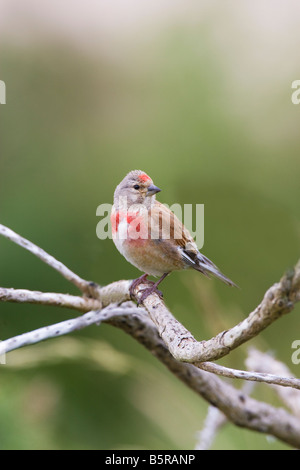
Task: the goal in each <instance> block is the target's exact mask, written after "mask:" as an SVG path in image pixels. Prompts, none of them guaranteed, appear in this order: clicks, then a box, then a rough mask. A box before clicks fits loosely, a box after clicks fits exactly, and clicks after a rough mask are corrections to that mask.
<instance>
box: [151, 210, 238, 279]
mask: <svg viewBox="0 0 300 470" xmlns="http://www.w3.org/2000/svg"><path fill="white" fill-rule="evenodd" d="M149 215H150V227H149V230H151V237H152V238H154V239H155V238H156V239H159V240H169V242H170V243H171V244H172V246H173V247H174V248H177V249H178V252H179V254H180V256H181V258H182V260H183V261H184V263H185V264H186V265H187V266H190V267H191V268H194V269H196V270H197V271H200V272H201V273H202V274H204V275H205V276H208V277H210V276H211V275H213V276H215V277H217V278H218V279H220V280H221V281H223V282H225V284H227V285H229V286H235V287H237V286H236V284H235V283H234V282H233V281H231V280H230V279H229V278H228V277H226V276H225V275H224V274H223V273H222V272H221V271H220V270H219V268H218V267H217V266H216V265H215V264H214V263H213V262H212V261H211V260H210V259H209V258H207V257H206V256H204V255H203V254H202V253H200V251H199V250H198V247H197V245H196V242H195V240H194V239H193V237H192V236H191V234H190V232H189V231H188V229H187V228H186V227H185V226H184V225H183V223H182V222H180V220H179V219H178V217H176V215H175V214H174V213H173V212H172V211H170V209H169V208H168V207H166V206H165V205H164V204H161V203H160V202H158V201H155V204H154V205H153V206H152V207H151V209H150V214H149Z"/></svg>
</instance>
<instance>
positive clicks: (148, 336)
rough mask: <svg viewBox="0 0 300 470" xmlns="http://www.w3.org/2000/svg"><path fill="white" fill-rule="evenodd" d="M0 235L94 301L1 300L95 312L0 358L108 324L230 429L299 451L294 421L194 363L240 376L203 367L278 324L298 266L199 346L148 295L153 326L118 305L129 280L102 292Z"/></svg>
mask: <svg viewBox="0 0 300 470" xmlns="http://www.w3.org/2000/svg"><path fill="white" fill-rule="evenodd" d="M0 234H2V235H4V236H6V238H9V239H10V240H12V241H14V242H15V243H17V244H19V245H21V246H23V247H24V248H26V249H28V250H29V251H31V252H32V253H34V254H36V255H37V256H38V257H39V258H41V259H42V260H43V261H44V262H46V263H47V264H49V265H50V266H52V267H54V269H56V270H57V271H58V272H60V273H61V274H62V275H63V276H64V277H66V278H67V279H68V280H69V281H70V282H73V283H74V284H75V285H76V286H77V287H79V289H80V290H81V291H82V292H83V293H84V294H88V295H89V296H92V297H93V298H88V297H87V296H83V297H75V296H70V295H68V294H55V293H42V292H31V291H25V290H21V289H18V290H17V289H16V290H15V289H1V290H0V301H1V300H2V301H10V302H25V301H28V302H32V303H40V304H43V305H60V306H66V307H68V308H74V309H75V310H79V311H83V312H84V311H87V310H89V308H90V307H91V305H93V307H94V306H95V305H97V306H98V307H99V308H98V309H97V310H93V311H88V313H86V314H84V315H82V316H81V317H78V318H74V319H70V320H67V321H64V322H60V323H58V324H55V325H50V326H48V327H44V328H39V329H38V330H35V331H32V332H28V333H25V334H23V335H19V336H16V337H14V338H10V339H7V340H5V341H2V342H1V343H0V354H3V353H5V352H8V351H12V350H13V349H16V348H19V347H22V346H25V345H28V344H34V343H37V342H40V341H43V340H45V339H48V338H53V337H57V336H60V335H63V334H68V333H70V332H72V331H75V330H78V329H82V328H85V327H87V326H89V325H92V324H95V323H96V324H99V323H101V322H107V323H110V324H112V325H114V326H116V327H118V328H121V329H122V330H124V331H126V332H127V333H129V334H130V335H131V336H132V337H133V338H135V339H136V340H137V341H139V342H140V343H141V344H142V345H143V346H145V347H146V348H148V349H149V350H150V351H151V353H152V354H154V355H155V356H156V357H157V358H158V359H159V360H160V361H162V362H163V363H164V364H165V365H166V367H168V369H169V370H170V371H171V372H172V373H173V374H175V375H176V376H177V377H178V378H180V380H182V381H183V382H184V383H185V384H186V385H188V386H189V387H190V388H191V389H193V390H194V391H195V392H196V393H198V394H199V395H201V396H202V397H203V398H204V399H205V400H207V401H208V402H209V403H210V404H212V405H213V406H215V407H217V408H218V409H219V410H221V411H222V412H223V413H224V414H225V415H226V417H227V418H228V419H229V420H231V421H232V422H234V423H235V424H236V425H239V426H244V427H247V428H249V429H253V430H256V431H259V432H263V433H267V434H271V435H273V436H275V437H278V438H279V439H281V440H282V441H284V442H287V443H288V444H290V445H292V446H294V447H297V448H300V421H299V420H298V419H296V418H295V417H294V416H291V415H290V414H289V413H287V412H286V411H285V410H283V409H276V408H274V407H272V406H270V405H267V404H265V403H261V402H258V401H257V400H253V399H251V398H250V397H248V396H247V395H245V394H244V393H243V392H241V391H239V390H236V389H235V388H234V387H232V386H230V385H229V384H228V383H225V382H223V381H222V380H221V379H219V378H218V377H216V376H215V375H212V374H211V373H208V372H206V371H203V370H200V369H199V368H198V367H199V364H198V363H199V362H200V363H201V365H200V367H203V368H205V367H206V368H208V369H210V370H211V371H213V372H214V373H216V371H217V372H218V373H222V375H224V374H225V373H226V374H233V376H235V377H237V376H239V375H241V374H244V372H243V371H234V370H233V369H228V368H225V369H226V370H225V371H224V368H222V367H221V366H216V365H215V364H208V363H207V361H208V360H211V359H216V358H219V357H222V356H224V355H226V354H228V353H229V352H230V350H232V349H234V348H236V347H237V346H239V345H240V344H242V343H244V342H245V341H247V340H249V339H251V338H253V337H254V336H255V335H257V334H258V333H259V332H260V331H262V330H263V329H264V328H266V327H267V326H268V325H270V324H271V323H272V322H273V321H275V320H276V319H277V318H279V317H281V316H282V315H283V314H285V313H288V312H289V311H291V310H292V308H293V307H294V304H295V302H297V301H299V300H300V262H299V263H298V265H297V266H296V268H295V270H293V271H292V272H290V273H288V274H287V275H286V276H284V277H283V278H282V279H281V281H280V282H279V283H277V284H274V286H273V287H271V288H270V289H269V290H268V292H267V293H266V294H265V296H264V299H263V301H262V302H261V304H260V305H259V306H258V307H257V309H256V310H255V311H254V312H252V313H251V314H250V315H249V316H248V318H246V319H245V320H244V321H242V322H241V323H240V324H238V325H236V326H235V327H233V328H232V329H230V330H228V331H225V332H222V333H220V334H219V335H217V336H216V337H215V338H212V339H211V340H208V341H202V342H197V341H196V339H195V338H194V337H193V336H192V335H191V333H190V332H189V331H187V330H186V329H185V328H184V327H183V326H182V325H181V324H180V323H179V322H178V321H177V320H176V319H175V318H174V317H173V315H172V314H171V313H170V312H169V310H168V309H167V308H166V306H165V305H164V303H163V302H162V301H161V300H160V299H159V297H158V296H157V295H156V294H153V295H151V296H149V297H148V298H147V299H146V300H145V301H144V305H145V307H146V309H147V312H148V313H149V316H150V318H151V319H152V321H151V319H150V318H149V316H148V315H147V313H146V312H145V310H144V309H143V308H140V307H139V308H137V307H135V306H133V304H132V303H131V302H127V303H126V304H125V303H124V302H126V301H128V300H129V298H130V295H129V287H130V284H131V281H117V282H115V283H112V284H110V285H108V286H106V287H103V288H100V287H99V286H97V285H95V284H93V283H90V282H88V281H85V280H83V279H81V278H79V277H78V276H77V275H76V274H74V273H72V271H70V270H69V269H68V268H66V267H65V266H64V265H62V263H60V262H58V261H57V260H55V258H53V257H51V256H50V255H48V254H47V253H46V252H44V251H43V250H41V249H40V248H39V247H36V246H35V245H33V244H31V242H28V240H25V239H23V238H22V237H20V236H19V235H17V234H15V233H14V232H12V231H11V230H10V229H7V228H6V227H4V226H1V225H0ZM142 287H143V286H140V287H139V289H137V291H136V298H137V299H138V298H139V296H140V290H141V289H142ZM113 302H114V303H122V302H123V305H122V306H121V307H119V306H117V305H116V304H113V305H112V303H113ZM101 307H102V310H101ZM155 325H156V326H157V328H156V326H155ZM157 330H158V331H157ZM159 335H160V336H161V337H160V336H159ZM161 338H162V339H161ZM170 352H171V354H170ZM178 360H179V361H187V362H195V364H196V365H193V364H189V363H186V362H185V363H184V362H178ZM203 363H204V365H203ZM197 366H198V367H197ZM213 369H214V370H213ZM246 374H249V375H248V377H252V380H257V378H258V377H259V378H260V379H266V380H264V381H269V382H268V383H271V382H270V380H273V382H272V383H274V380H277V381H278V379H281V380H283V383H281V385H285V386H289V387H293V386H295V385H296V386H297V387H298V381H297V379H294V378H280V377H278V376H272V374H264V373H261V372H260V373H252V372H251V373H246ZM243 378H245V377H243ZM276 383H278V382H276Z"/></svg>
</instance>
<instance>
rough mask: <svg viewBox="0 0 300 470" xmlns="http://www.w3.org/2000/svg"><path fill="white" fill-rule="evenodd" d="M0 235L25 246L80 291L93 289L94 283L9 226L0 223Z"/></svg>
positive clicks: (86, 291) (84, 291) (87, 291)
mask: <svg viewBox="0 0 300 470" xmlns="http://www.w3.org/2000/svg"><path fill="white" fill-rule="evenodd" d="M0 235H3V237H5V238H7V239H8V240H10V241H12V242H14V243H16V244H17V245H19V246H21V247H22V248H25V250H28V251H30V252H31V253H32V254H34V255H35V256H37V257H38V258H39V259H40V260H42V261H43V262H44V263H46V264H48V265H49V266H51V267H52V268H53V269H55V270H56V271H58V272H59V273H60V274H61V275H62V276H63V277H64V278H65V279H67V280H68V281H70V282H71V283H72V284H74V285H75V286H76V287H77V288H78V289H79V290H80V291H81V292H83V293H85V294H90V292H91V290H93V288H94V286H95V284H94V283H90V282H89V281H85V280H84V279H82V278H81V277H79V276H78V275H77V274H75V273H73V271H71V270H70V269H69V268H67V267H66V266H65V265H64V264H63V263H61V262H60V261H57V259H55V258H54V257H53V256H51V255H49V254H48V253H46V251H44V250H43V249H42V248H40V247H39V246H37V245H35V244H34V243H32V242H30V241H29V240H26V238H23V237H21V236H20V235H18V234H17V233H15V232H13V231H12V230H11V229H10V228H8V227H5V225H2V224H0Z"/></svg>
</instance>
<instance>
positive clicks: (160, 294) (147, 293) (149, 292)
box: [138, 281, 163, 305]
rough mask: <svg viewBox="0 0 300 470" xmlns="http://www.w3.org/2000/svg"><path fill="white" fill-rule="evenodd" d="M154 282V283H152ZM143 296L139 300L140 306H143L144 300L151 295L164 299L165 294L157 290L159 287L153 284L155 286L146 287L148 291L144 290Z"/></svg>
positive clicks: (142, 291)
mask: <svg viewBox="0 0 300 470" xmlns="http://www.w3.org/2000/svg"><path fill="white" fill-rule="evenodd" d="M151 282H152V281H151ZM140 292H141V294H142V295H141V296H140V298H139V300H138V305H140V304H142V303H143V302H144V300H146V299H147V297H148V296H149V295H151V294H154V293H155V294H157V295H158V296H159V298H160V299H162V298H163V293H162V292H161V291H160V290H158V289H157V285H156V283H154V282H153V285H152V286H151V287H146V289H142V290H141V291H140Z"/></svg>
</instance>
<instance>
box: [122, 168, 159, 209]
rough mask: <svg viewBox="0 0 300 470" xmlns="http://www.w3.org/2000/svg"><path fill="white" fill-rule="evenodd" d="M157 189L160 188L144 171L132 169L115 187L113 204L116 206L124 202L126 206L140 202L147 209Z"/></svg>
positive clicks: (153, 199)
mask: <svg viewBox="0 0 300 470" xmlns="http://www.w3.org/2000/svg"><path fill="white" fill-rule="evenodd" d="M159 191H160V189H159V188H158V187H157V186H155V185H154V184H153V181H152V179H151V178H150V176H148V175H147V174H146V173H145V172H144V171H141V170H133V171H131V172H130V173H128V175H126V176H125V178H124V179H123V180H122V181H121V183H120V184H119V185H118V186H117V187H116V190H115V194H114V204H115V206H116V207H119V206H120V204H123V203H124V202H125V203H126V205H127V207H130V206H132V205H134V204H142V205H144V206H145V207H146V208H147V209H149V208H150V207H151V204H153V202H154V201H155V194H156V193H158V192H159Z"/></svg>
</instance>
